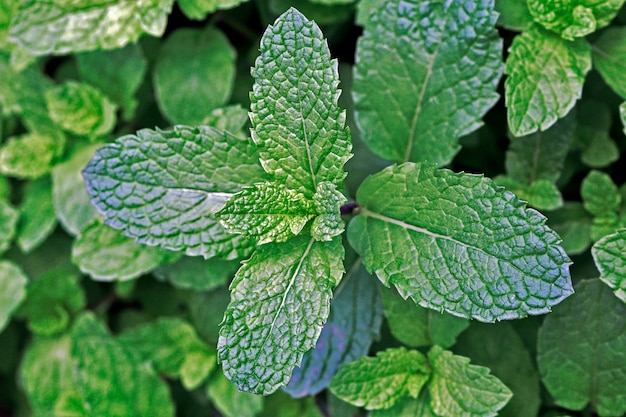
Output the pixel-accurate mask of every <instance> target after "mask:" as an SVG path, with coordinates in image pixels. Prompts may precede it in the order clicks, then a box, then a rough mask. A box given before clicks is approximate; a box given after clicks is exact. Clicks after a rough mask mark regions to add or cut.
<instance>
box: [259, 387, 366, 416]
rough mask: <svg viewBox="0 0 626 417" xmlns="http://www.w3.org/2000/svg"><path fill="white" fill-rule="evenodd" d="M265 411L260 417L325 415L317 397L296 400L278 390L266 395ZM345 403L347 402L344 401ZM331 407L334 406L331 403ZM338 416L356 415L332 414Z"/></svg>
mask: <svg viewBox="0 0 626 417" xmlns="http://www.w3.org/2000/svg"><path fill="white" fill-rule="evenodd" d="M264 403H265V404H264V407H263V411H261V413H259V414H257V416H258V417H324V414H322V412H321V411H320V409H319V407H318V405H317V404H316V400H315V397H306V398H302V399H301V400H294V399H293V398H291V397H289V396H288V395H287V394H285V393H284V392H281V391H278V392H275V393H274V394H272V395H270V396H269V397H265V401H264ZM344 404H345V403H344ZM328 406H329V408H330V407H332V406H331V405H330V404H329V405H328ZM331 415H332V416H336V417H340V416H343V417H354V416H352V415H348V414H331Z"/></svg>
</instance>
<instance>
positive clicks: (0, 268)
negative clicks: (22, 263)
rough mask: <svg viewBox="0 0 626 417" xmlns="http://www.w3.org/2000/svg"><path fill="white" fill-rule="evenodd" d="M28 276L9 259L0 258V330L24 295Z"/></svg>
mask: <svg viewBox="0 0 626 417" xmlns="http://www.w3.org/2000/svg"><path fill="white" fill-rule="evenodd" d="M27 283H28V278H27V277H26V275H24V272H23V271H22V269H21V268H20V267H19V266H17V265H16V264H14V263H13V262H11V261H5V260H0V332H1V331H2V330H3V329H4V328H5V327H6V325H7V323H8V322H9V319H10V318H11V316H12V315H13V312H14V311H15V310H16V309H17V308H18V307H19V305H20V304H21V303H22V301H23V300H24V297H25V295H26V284H27Z"/></svg>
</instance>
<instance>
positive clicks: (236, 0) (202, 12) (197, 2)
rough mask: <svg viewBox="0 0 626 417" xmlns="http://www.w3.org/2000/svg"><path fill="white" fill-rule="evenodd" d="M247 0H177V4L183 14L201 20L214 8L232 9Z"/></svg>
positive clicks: (214, 9)
mask: <svg viewBox="0 0 626 417" xmlns="http://www.w3.org/2000/svg"><path fill="white" fill-rule="evenodd" d="M247 1H248V0H178V6H179V7H180V9H181V10H182V11H183V13H185V15H186V16H187V17H188V18H190V19H194V20H202V19H204V18H205V17H206V15H207V14H209V13H213V12H214V11H216V10H224V9H232V8H233V7H236V6H238V5H240V4H241V3H245V2H247Z"/></svg>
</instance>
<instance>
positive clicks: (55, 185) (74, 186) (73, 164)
mask: <svg viewBox="0 0 626 417" xmlns="http://www.w3.org/2000/svg"><path fill="white" fill-rule="evenodd" d="M99 146H101V145H100V144H95V145H91V146H88V147H85V148H83V149H80V150H79V151H78V152H76V153H75V154H74V155H72V156H70V158H69V159H68V160H67V161H65V162H63V163H62V164H58V165H56V166H55V167H54V169H53V170H52V198H53V200H54V209H55V211H56V215H57V218H58V219H59V222H60V223H61V225H62V226H63V228H64V229H65V230H66V231H67V232H68V233H69V234H70V235H72V236H76V235H78V234H79V233H80V232H81V230H82V229H83V228H85V227H86V226H87V225H89V224H90V223H92V222H93V220H94V219H95V218H97V217H98V212H97V211H96V209H95V208H94V207H93V206H92V205H91V202H90V201H89V194H87V191H86V190H85V181H84V180H83V177H82V175H81V172H80V170H81V169H82V168H83V167H84V166H85V164H87V162H89V159H90V158H91V157H92V156H93V154H94V152H95V151H96V149H97V148H98V147H99Z"/></svg>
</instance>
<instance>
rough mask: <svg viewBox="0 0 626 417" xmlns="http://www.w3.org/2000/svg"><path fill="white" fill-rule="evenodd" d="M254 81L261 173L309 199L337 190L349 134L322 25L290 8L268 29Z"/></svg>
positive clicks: (252, 117)
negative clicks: (325, 189) (327, 187)
mask: <svg viewBox="0 0 626 417" xmlns="http://www.w3.org/2000/svg"><path fill="white" fill-rule="evenodd" d="M252 75H253V77H254V80H255V82H254V86H253V89H252V92H251V93H250V100H251V105H250V120H251V122H252V127H253V129H252V138H253V139H254V141H255V142H256V143H257V145H258V147H259V154H260V156H261V164H262V165H263V168H264V169H265V170H266V171H267V172H268V173H270V174H272V175H273V176H274V177H275V178H276V180H277V181H278V182H281V183H284V184H285V185H286V186H287V187H288V188H290V189H292V190H295V191H298V192H299V193H301V194H303V195H305V196H306V197H308V198H311V197H312V196H313V194H315V192H316V191H317V186H318V184H320V183H322V182H330V183H332V184H334V185H335V186H336V187H337V188H339V189H340V188H341V186H342V182H343V179H344V177H345V172H344V170H343V164H344V163H345V162H346V161H347V160H348V159H349V158H350V156H351V154H350V149H351V145H350V133H349V131H348V129H347V128H346V127H344V125H345V120H346V115H345V111H343V110H341V109H340V108H339V106H338V105H337V99H338V97H339V90H338V89H337V86H338V84H339V75H338V72H337V61H336V60H331V58H330V52H329V50H328V45H327V44H326V41H325V40H324V37H323V35H322V32H321V31H320V29H319V27H318V26H317V25H316V24H315V23H313V22H310V21H308V20H307V19H306V18H305V17H304V16H303V15H302V14H301V13H300V12H298V11H297V10H295V9H293V8H291V9H289V10H288V11H287V12H285V13H284V14H283V15H281V16H280V17H279V18H278V19H277V20H276V22H275V23H274V25H273V26H270V27H268V29H267V30H266V31H265V33H264V35H263V38H262V39H261V54H260V55H259V57H258V58H257V60H256V63H255V67H254V68H253V69H252Z"/></svg>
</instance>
